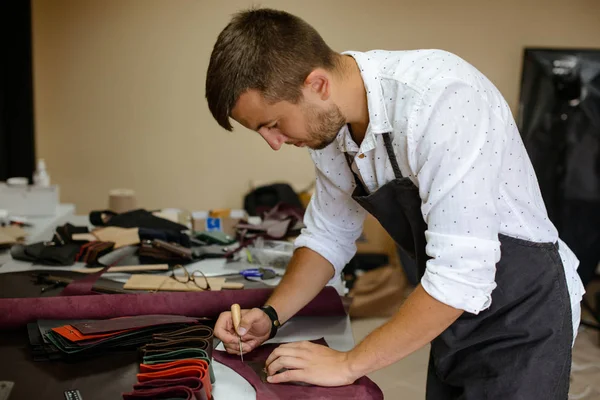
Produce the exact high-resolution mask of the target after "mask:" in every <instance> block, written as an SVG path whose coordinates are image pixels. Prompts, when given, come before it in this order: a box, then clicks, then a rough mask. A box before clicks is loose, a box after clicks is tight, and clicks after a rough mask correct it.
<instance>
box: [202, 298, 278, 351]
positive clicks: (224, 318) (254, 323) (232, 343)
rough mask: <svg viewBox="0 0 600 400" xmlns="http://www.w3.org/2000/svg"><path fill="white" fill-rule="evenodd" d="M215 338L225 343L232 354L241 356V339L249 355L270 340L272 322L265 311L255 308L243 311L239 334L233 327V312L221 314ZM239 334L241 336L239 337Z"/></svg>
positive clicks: (216, 326)
mask: <svg viewBox="0 0 600 400" xmlns="http://www.w3.org/2000/svg"><path fill="white" fill-rule="evenodd" d="M214 333H215V336H216V337H217V338H219V339H220V340H221V341H222V342H223V346H225V350H227V352H228V353H231V354H238V355H239V354H240V342H239V341H240V339H239V337H240V336H241V337H242V351H243V352H244V353H249V352H250V351H252V350H254V349H255V348H256V347H258V346H260V345H261V344H262V343H263V342H264V341H266V340H267V339H268V338H269V334H270V333H271V320H270V319H269V317H268V316H267V314H265V312H264V311H262V310H260V309H258V308H253V309H251V310H242V321H241V322H240V326H239V330H238V332H236V331H235V329H234V327H233V319H232V318H231V312H230V311H227V312H224V313H221V315H220V316H219V319H218V320H217V323H216V324H215V329H214ZM238 334H239V336H238Z"/></svg>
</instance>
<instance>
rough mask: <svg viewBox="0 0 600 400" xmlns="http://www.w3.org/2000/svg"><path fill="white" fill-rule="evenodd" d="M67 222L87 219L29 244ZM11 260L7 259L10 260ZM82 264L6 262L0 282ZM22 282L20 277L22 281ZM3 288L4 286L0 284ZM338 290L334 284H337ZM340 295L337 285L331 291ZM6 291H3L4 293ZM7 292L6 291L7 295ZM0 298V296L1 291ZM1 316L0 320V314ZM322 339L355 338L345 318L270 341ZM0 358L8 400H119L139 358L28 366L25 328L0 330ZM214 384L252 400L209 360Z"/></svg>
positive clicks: (295, 328)
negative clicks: (76, 395) (73, 392)
mask: <svg viewBox="0 0 600 400" xmlns="http://www.w3.org/2000/svg"><path fill="white" fill-rule="evenodd" d="M66 222H70V223H72V224H74V225H79V226H81V225H89V221H88V219H87V217H84V216H74V215H66V216H62V217H61V218H57V219H56V220H55V221H54V223H53V224H52V223H50V224H48V223H46V224H45V225H44V226H43V227H38V229H37V230H35V232H36V233H35V234H34V235H32V236H30V238H29V240H28V242H33V241H39V240H49V239H50V238H51V237H52V232H53V230H54V228H55V227H56V226H58V225H60V224H64V223H66ZM9 257H10V256H9ZM207 261H208V262H206V263H205V264H202V262H200V263H195V264H194V265H195V268H200V269H201V270H202V271H203V272H205V273H207V275H215V274H217V273H218V272H219V271H223V272H232V271H233V272H235V271H236V270H241V269H243V268H244V266H245V267H247V264H243V263H227V264H225V263H224V262H222V264H219V262H218V261H217V262H215V261H214V260H207ZM81 267H83V264H81V263H76V264H75V265H73V266H69V267H48V266H41V265H32V264H31V263H27V262H22V261H16V260H12V259H9V260H8V261H5V263H4V264H3V265H2V266H0V281H1V280H2V279H6V278H8V277H9V276H12V275H14V274H10V275H5V274H7V273H11V272H16V273H20V274H21V275H28V274H27V272H30V271H40V270H51V271H72V270H73V269H77V268H81ZM126 277H127V274H105V275H103V278H109V279H115V280H118V281H121V282H123V281H124V279H126ZM21 279H24V277H21ZM5 284H6V283H5ZM336 286H337V285H336ZM0 287H1V285H0ZM336 289H337V290H338V292H340V293H342V288H341V287H336ZM28 290H29V291H30V294H29V296H30V297H31V296H37V295H36V294H35V293H36V292H35V291H32V290H39V289H32V288H29V289H28ZM6 292H8V291H6ZM7 294H8V293H7ZM0 297H9V296H5V295H4V293H1V292H0ZM0 318H1V316H0ZM319 338H324V339H325V340H326V341H327V343H328V344H329V346H330V347H332V348H334V349H336V350H340V351H346V350H350V349H351V348H352V347H353V346H354V338H353V336H352V330H351V326H350V319H349V317H348V316H341V317H294V318H292V319H291V320H290V321H288V323H287V324H285V325H284V326H283V327H281V328H280V330H279V332H278V334H277V336H276V337H275V338H274V339H272V340H271V341H270V342H274V343H279V342H289V341H299V340H314V339H319ZM216 349H217V350H219V349H222V345H221V344H219V345H218V346H216ZM0 354H2V358H3V362H2V363H0V381H12V382H14V383H15V386H14V388H13V391H12V394H11V397H10V400H16V399H32V398H48V399H50V398H56V399H59V398H63V397H62V396H63V392H64V391H66V390H69V389H77V390H79V391H80V392H81V394H82V396H83V399H84V400H92V399H107V398H111V399H112V398H115V399H116V398H119V397H120V394H121V393H122V392H126V391H130V390H131V388H132V387H133V385H134V384H135V383H136V378H135V374H136V373H137V372H138V364H139V360H138V358H137V354H135V352H133V353H132V352H128V353H123V354H107V355H104V356H101V357H96V358H92V359H89V360H85V361H81V362H77V363H72V364H69V363H65V362H62V361H56V362H33V361H31V359H30V355H29V349H28V339H27V333H26V329H25V328H23V329H21V330H19V331H12V332H0ZM213 368H214V372H215V377H216V382H215V384H214V391H213V394H214V398H215V399H216V400H223V399H227V400H229V399H231V400H235V399H245V400H246V399H254V398H255V391H254V389H253V388H252V386H250V384H248V383H247V382H246V381H245V380H244V379H243V378H242V377H241V376H239V375H238V374H237V373H235V372H233V371H232V370H231V369H229V368H228V367H226V366H224V365H222V364H219V363H218V362H216V361H215V362H214V365H213Z"/></svg>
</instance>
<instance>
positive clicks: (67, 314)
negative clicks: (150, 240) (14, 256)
mask: <svg viewBox="0 0 600 400" xmlns="http://www.w3.org/2000/svg"><path fill="white" fill-rule="evenodd" d="M272 292H273V289H247V290H221V291H216V292H183V293H173V292H165V293H140V294H119V295H103V294H98V295H90V296H60V297H36V298H11V299H0V315H2V319H0V329H2V330H7V329H16V328H19V327H25V326H26V325H27V323H29V322H34V321H36V320H38V319H64V318H72V319H106V318H114V317H121V316H127V315H155V314H177V315H186V316H188V317H207V318H217V317H218V316H219V315H220V314H221V312H223V311H228V310H229V309H230V307H231V304H234V303H238V304H239V305H240V306H241V307H242V308H245V309H249V308H254V307H260V306H262V305H263V304H264V303H265V302H266V301H267V299H268V298H269V296H270V295H271V293H272ZM296 315H297V316H313V317H314V316H342V315H346V311H345V310H344V306H343V304H342V302H341V300H340V296H339V294H338V293H337V291H336V290H335V289H334V288H333V287H326V288H324V289H323V290H322V291H321V292H320V293H319V294H318V295H317V296H316V297H315V298H314V299H313V300H312V301H311V302H310V303H308V305H306V306H305V307H304V308H303V309H302V310H300V311H299V312H298V313H297V314H296Z"/></svg>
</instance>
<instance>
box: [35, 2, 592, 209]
mask: <svg viewBox="0 0 600 400" xmlns="http://www.w3.org/2000/svg"><path fill="white" fill-rule="evenodd" d="M252 4H253V2H251V1H246V0H227V1H224V0H221V1H219V0H214V1H213V0H211V1H209V0H70V1H69V0H33V28H34V64H35V65H34V71H35V76H34V78H35V112H36V121H35V123H36V140H37V152H38V155H39V156H40V157H44V158H46V160H47V164H48V168H49V170H50V173H51V175H52V179H53V181H54V182H57V183H59V184H60V185H61V190H62V200H63V201H66V202H74V203H75V204H76V205H77V207H78V211H79V212H82V213H85V212H87V211H89V210H90V209H98V208H103V207H106V205H107V192H108V190H109V189H111V188H116V187H127V188H132V189H134V190H135V191H136V192H137V194H138V200H139V203H140V205H141V206H143V207H147V208H157V207H184V208H189V209H208V208H217V207H239V206H241V202H242V194H243V193H244V192H245V191H246V190H247V188H248V184H249V181H250V180H258V181H270V180H286V181H291V182H294V183H297V184H299V185H305V184H308V183H310V182H311V180H312V179H313V169H312V164H311V161H310V158H309V156H308V154H307V153H306V151H305V150H302V149H296V148H286V149H284V150H282V151H280V152H273V151H271V150H270V148H269V147H268V146H267V145H266V143H264V142H263V141H262V139H260V137H259V136H258V134H256V133H253V132H250V131H247V130H245V129H243V128H241V127H239V126H238V127H237V130H236V131H234V132H233V133H227V132H225V131H223V130H222V129H220V128H219V126H218V125H217V124H216V122H214V121H213V119H212V117H211V116H210V113H209V111H208V108H207V106H206V101H205V99H204V78H205V71H206V67H207V65H208V59H209V56H210V51H211V49H212V45H213V43H214V40H215V38H216V36H217V34H218V32H219V31H220V30H221V29H222V28H223V27H224V26H225V24H226V23H227V21H228V19H229V16H230V14H232V13H233V12H235V11H236V10H238V9H240V8H245V7H248V6H251V5H252ZM260 5H262V6H270V7H276V8H282V9H285V10H287V11H289V12H292V13H296V14H298V15H300V16H301V17H303V18H305V19H306V20H307V21H308V22H309V23H311V24H313V25H314V26H315V27H316V28H317V29H318V30H319V31H320V32H321V33H322V35H323V36H324V38H325V40H326V41H328V42H329V43H330V45H331V46H332V47H333V48H334V49H335V50H338V51H343V50H368V49H373V48H379V49H414V48H443V49H446V50H449V51H452V52H455V53H457V54H459V55H460V56H461V57H463V58H465V59H467V60H468V61H470V62H471V63H472V64H474V65H475V66H476V67H478V68H479V69H480V70H482V71H483V72H484V73H485V74H487V75H488V76H489V77H490V79H491V80H492V81H493V82H495V83H496V85H497V86H498V87H499V88H500V90H501V91H502V93H503V94H504V95H505V96H506V98H507V100H508V102H509V103H510V105H511V106H512V107H513V110H515V107H516V104H517V100H518V91H519V78H520V68H521V55H522V49H523V47H525V46H574V47H600V23H599V21H600V2H598V1H596V0H571V1H543V0H539V1H531V0H510V1H502V0H496V1H447V0H430V1H400V0H386V1H380V0H370V1H366V0H346V1H344V0H310V1H300V0H295V1H292V0H272V1H268V0H267V1H264V2H262V3H261V4H260ZM227 165H228V166H229V167H231V168H232V169H231V172H224V171H223V168H224V167H225V166H227ZM218 185H219V186H221V189H218V190H217V189H216V187H217V186H218Z"/></svg>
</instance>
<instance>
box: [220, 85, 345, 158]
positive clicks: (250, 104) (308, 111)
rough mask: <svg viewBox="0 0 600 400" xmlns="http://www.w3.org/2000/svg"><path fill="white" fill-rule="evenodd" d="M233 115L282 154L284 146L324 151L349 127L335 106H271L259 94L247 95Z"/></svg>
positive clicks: (303, 101) (312, 103) (317, 104)
mask: <svg viewBox="0 0 600 400" xmlns="http://www.w3.org/2000/svg"><path fill="white" fill-rule="evenodd" d="M231 115H232V117H233V119H235V120H236V121H237V122H239V123H240V124H242V125H243V126H245V127H246V128H248V129H251V130H254V131H257V132H258V133H259V134H260V135H261V136H262V137H263V139H265V141H266V142H267V143H268V144H269V146H271V148H272V149H273V150H279V149H280V148H281V146H282V145H283V144H292V145H295V146H297V147H304V146H307V147H310V148H311V149H315V150H320V149H323V148H325V147H327V146H328V145H329V144H330V143H331V142H333V141H334V140H335V138H336V136H337V134H338V132H339V130H340V129H341V128H342V127H343V126H344V125H345V123H346V121H345V119H344V116H343V115H342V113H341V112H340V109H339V108H338V107H337V106H336V105H335V104H333V103H327V104H325V103H324V102H319V101H317V102H316V103H314V102H311V101H309V100H307V99H306V97H305V98H304V99H302V100H301V101H300V102H299V103H298V104H292V103H289V102H287V101H280V102H277V103H275V104H269V103H268V102H267V101H266V100H265V99H264V98H263V96H262V95H261V94H260V93H259V92H258V91H256V90H249V91H247V92H245V93H243V94H242V95H241V96H240V98H239V99H238V101H237V103H236V105H235V107H234V109H233V111H232V113H231Z"/></svg>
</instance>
